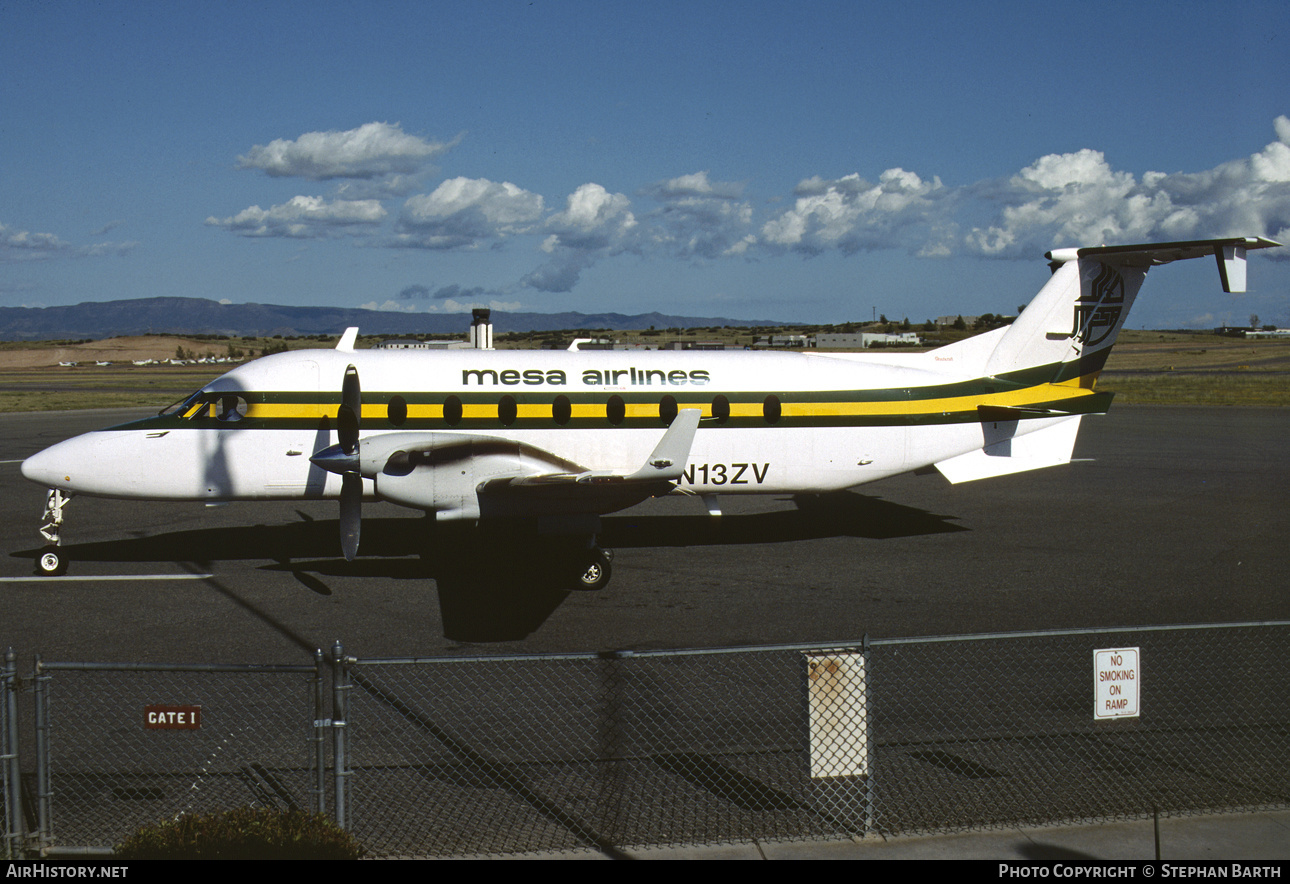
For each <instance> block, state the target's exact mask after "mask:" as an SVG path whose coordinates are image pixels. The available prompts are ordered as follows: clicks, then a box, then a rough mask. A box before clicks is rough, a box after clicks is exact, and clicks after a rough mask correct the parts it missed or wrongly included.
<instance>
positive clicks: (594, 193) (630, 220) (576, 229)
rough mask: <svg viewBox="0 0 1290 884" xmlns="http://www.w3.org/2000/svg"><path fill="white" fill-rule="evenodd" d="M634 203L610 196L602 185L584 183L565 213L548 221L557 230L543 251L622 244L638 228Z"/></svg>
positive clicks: (568, 204) (613, 194) (547, 227)
mask: <svg viewBox="0 0 1290 884" xmlns="http://www.w3.org/2000/svg"><path fill="white" fill-rule="evenodd" d="M631 204H632V202H631V200H630V199H628V198H627V197H626V196H624V195H623V194H621V193H610V192H609V191H608V190H606V189H605V188H604V187H602V186H601V185H599V184H584V185H582V186H581V187H579V188H578V189H577V190H575V191H574V192H573V193H571V194H569V196H568V198H567V199H566V200H565V208H564V211H563V212H557V213H555V214H554V215H552V216H551V217H550V218H548V219H547V222H546V229H547V230H551V231H554V232H553V233H552V235H551V236H550V237H548V238H547V240H546V242H545V244H544V245H543V249H544V251H548V252H550V251H553V250H554V249H555V248H557V247H565V248H570V249H577V250H583V251H585V250H599V249H607V248H611V247H614V246H616V245H619V244H621V243H622V241H623V239H624V238H625V237H626V236H627V235H628V234H629V233H630V232H631V231H632V230H633V228H635V227H636V223H637V222H636V216H635V215H633V214H632V211H631Z"/></svg>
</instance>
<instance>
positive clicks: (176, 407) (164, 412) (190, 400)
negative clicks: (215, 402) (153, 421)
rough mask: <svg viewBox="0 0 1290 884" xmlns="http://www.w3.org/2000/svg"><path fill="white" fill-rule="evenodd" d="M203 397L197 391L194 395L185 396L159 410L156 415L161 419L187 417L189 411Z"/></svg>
mask: <svg viewBox="0 0 1290 884" xmlns="http://www.w3.org/2000/svg"><path fill="white" fill-rule="evenodd" d="M203 395H204V394H203V392H202V391H201V390H198V391H197V392H196V393H193V394H191V395H189V396H185V397H184V398H183V399H180V400H179V401H178V402H173V403H171V404H170V405H167V406H166V407H165V408H163V409H161V411H159V412H157V414H158V415H160V416H161V417H182V416H184V415H187V414H188V411H189V409H191V408H193V407H194V406H196V405H197V403H198V401H199V400H200V399H201V398H202V396H203Z"/></svg>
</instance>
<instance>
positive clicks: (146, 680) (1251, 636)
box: [0, 623, 1290, 856]
mask: <svg viewBox="0 0 1290 884" xmlns="http://www.w3.org/2000/svg"><path fill="white" fill-rule="evenodd" d="M1097 652H1103V653H1102V655H1101V656H1098V655H1097ZM1288 655H1290V623H1259V624H1236V625H1221V626H1203V627H1169V628H1147V629H1134V630H1081V631H1061V632H1045V633H1026V634H1001V635H991V636H959V637H945V638H927V639H894V640H878V641H871V642H867V641H861V642H857V643H853V644H845V643H844V644H839V645H831V646H824V647H805V646H791V647H790V646H778V647H762V648H732V649H716V650H713V649H709V650H700V651H641V652H610V653H602V654H562V655H529V656H478V657H436V658H403V659H386V660H358V659H354V658H350V657H346V656H345V654H344V652H343V649H342V648H341V647H340V645H339V644H338V645H337V646H336V647H335V648H334V649H333V662H332V665H331V666H330V667H327V666H323V665H322V663H321V659H319V660H316V661H315V665H314V666H266V667H254V666H142V665H140V666H126V665H115V666H111V665H91V664H75V663H40V662H39V661H38V663H37V666H36V669H35V679H34V685H35V703H34V706H35V716H36V719H35V722H36V734H37V739H36V741H35V742H36V749H37V753H36V754H37V759H36V765H35V772H34V775H33V774H32V773H31V768H30V767H28V768H27V770H28V774H27V777H28V782H29V783H34V788H32V789H29V794H28V795H27V801H26V803H25V804H24V803H22V802H21V801H20V797H19V789H17V788H16V783H17V782H18V777H19V767H18V758H17V753H16V751H15V747H16V746H17V716H16V712H15V711H14V709H15V706H14V704H13V700H14V698H15V695H16V693H17V692H18V690H19V689H20V688H21V687H23V686H24V682H23V681H22V680H20V679H19V678H18V677H17V674H16V667H15V666H14V664H13V659H12V654H11V655H10V657H9V659H8V661H7V664H6V668H5V674H4V676H3V678H4V684H5V685H6V687H7V688H8V690H7V691H6V700H7V703H6V705H5V706H4V707H3V708H2V709H0V718H2V719H3V720H2V721H0V725H3V727H2V728H0V734H3V735H4V737H3V739H4V740H5V744H4V746H3V747H0V749H3V752H2V753H0V754H3V756H4V758H5V761H6V764H5V765H4V769H3V788H4V798H5V801H4V802H3V812H4V814H5V821H6V826H5V831H6V832H7V833H8V837H7V839H6V847H7V849H8V850H9V852H10V854H11V855H16V854H19V853H20V852H21V850H20V847H21V846H22V845H21V839H22V837H23V835H24V830H25V831H34V832H35V833H36V835H37V836H38V837H37V839H36V840H37V842H38V846H39V847H41V848H43V849H44V850H45V851H50V850H63V851H66V852H71V851H74V850H91V851H95V850H97V851H104V850H107V849H109V848H110V847H111V845H113V844H114V843H117V842H119V841H120V840H121V839H123V838H124V837H125V836H127V835H129V834H131V833H132V832H133V831H135V830H136V829H137V828H138V827H140V826H142V825H145V824H150V823H155V822H158V821H161V820H164V819H169V818H173V817H174V816H175V815H177V814H179V813H182V812H185V811H190V812H204V813H208V812H212V811H217V810H224V809H229V808H232V807H237V806H242V805H247V804H250V805H258V806H273V807H280V808H284V809H286V808H293V807H298V808H303V809H306V810H324V811H327V812H330V813H331V814H332V815H333V817H334V818H335V819H336V820H337V822H339V823H340V824H341V825H342V826H343V827H345V828H348V829H350V830H351V831H352V832H353V833H354V834H355V836H357V838H358V839H359V841H360V842H361V843H363V845H364V846H365V847H366V849H367V851H368V852H369V855H373V856H463V855H488V854H507V853H526V852H539V851H570V850H573V851H576V850H598V851H602V852H604V853H608V854H610V855H613V854H615V853H616V852H618V851H620V850H622V849H625V848H640V847H649V846H664V845H683V844H697V843H720V842H744V841H752V840H762V839H813V838H838V837H854V836H860V835H866V834H870V833H882V834H885V835H896V834H913V833H937V832H948V831H962V830H968V829H982V828H991V827H1004V826H1007V827H1015V826H1028V825H1043V824H1052V823H1065V822H1095V821H1107V820H1119V819H1127V818H1138V817H1147V816H1150V815H1152V814H1153V813H1160V814H1162V815H1179V814H1188V813H1213V812H1222V811H1252V810H1260V809H1270V808H1285V807H1287V806H1290V669H1288V668H1287V666H1286V663H1285V661H1286V660H1287V658H1288ZM327 681H330V682H331V685H330V687H331V708H330V709H327V708H326V704H325V703H324V697H325V696H326V691H325V688H326V687H327V685H326V682H327ZM24 760H25V759H24ZM27 764H30V762H29V761H27ZM24 812H25V818H26V821H25V822H24Z"/></svg>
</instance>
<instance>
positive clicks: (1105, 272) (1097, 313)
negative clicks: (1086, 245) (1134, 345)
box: [1071, 264, 1124, 347]
mask: <svg viewBox="0 0 1290 884" xmlns="http://www.w3.org/2000/svg"><path fill="white" fill-rule="evenodd" d="M1097 267H1098V268H1099V269H1098V270H1097V272H1096V274H1090V276H1092V277H1093V279H1092V282H1090V283H1089V285H1088V287H1087V288H1083V287H1081V290H1080V296H1079V300H1078V301H1076V302H1075V324H1074V328H1072V329H1071V337H1073V338H1074V339H1075V340H1077V341H1079V342H1080V343H1081V344H1083V345H1084V346H1085V347H1096V346H1097V345H1098V344H1100V343H1102V342H1103V341H1105V340H1106V339H1107V337H1108V336H1109V335H1110V334H1111V332H1113V331H1114V330H1115V328H1116V326H1117V325H1118V324H1119V322H1120V314H1121V313H1123V312H1124V278H1123V277H1122V276H1120V274H1119V273H1117V272H1116V271H1115V269H1114V268H1113V267H1108V266H1107V265H1105V264H1098V265H1097Z"/></svg>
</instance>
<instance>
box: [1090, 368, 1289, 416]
mask: <svg viewBox="0 0 1290 884" xmlns="http://www.w3.org/2000/svg"><path fill="white" fill-rule="evenodd" d="M1097 389H1098V391H1099V392H1101V391H1106V392H1111V393H1115V402H1116V404H1120V405H1125V404H1128V405H1258V406H1270V407H1278V408H1284V407H1286V406H1290V372H1259V373H1257V374H1256V373H1248V372H1242V371H1235V372H1214V373H1205V374H1191V373H1187V374H1174V373H1168V372H1165V373H1160V374H1150V375H1137V374H1134V375H1117V374H1115V373H1114V372H1109V371H1108V372H1103V373H1102V376H1101V378H1100V379H1099V380H1098V382H1097Z"/></svg>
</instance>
